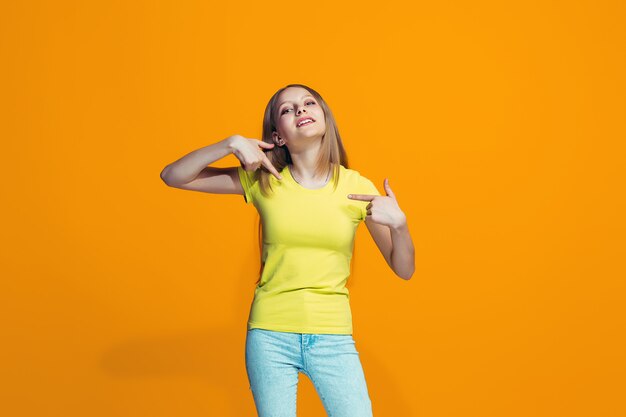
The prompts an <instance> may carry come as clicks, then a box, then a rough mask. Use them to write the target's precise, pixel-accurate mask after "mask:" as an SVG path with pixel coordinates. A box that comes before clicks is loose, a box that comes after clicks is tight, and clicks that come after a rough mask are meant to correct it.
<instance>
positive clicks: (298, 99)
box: [272, 87, 326, 146]
mask: <svg viewBox="0 0 626 417" xmlns="http://www.w3.org/2000/svg"><path fill="white" fill-rule="evenodd" d="M277 103H278V108H277V110H276V129H277V131H278V132H274V133H273V134H272V136H273V138H274V140H275V142H276V143H277V144H278V145H279V146H284V145H289V146H292V145H293V146H298V143H299V142H302V141H303V140H304V139H311V138H319V139H321V138H322V137H323V136H324V133H325V132H326V118H325V116H324V110H323V109H322V107H321V106H320V104H319V103H318V101H317V99H315V97H313V95H311V93H309V91H308V90H306V89H305V88H302V87H289V88H286V89H285V90H283V91H282V92H281V93H280V95H279V96H278V97H277ZM304 118H312V119H313V121H312V122H308V123H305V124H298V122H299V121H301V120H303V119H304ZM279 136H280V139H278V137H279Z"/></svg>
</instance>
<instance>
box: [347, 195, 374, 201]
mask: <svg viewBox="0 0 626 417" xmlns="http://www.w3.org/2000/svg"><path fill="white" fill-rule="evenodd" d="M374 197H379V196H377V195H372V194H348V198H349V199H351V200H361V201H372V200H373V199H374Z"/></svg>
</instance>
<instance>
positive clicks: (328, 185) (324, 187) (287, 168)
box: [285, 164, 333, 193]
mask: <svg viewBox="0 0 626 417" xmlns="http://www.w3.org/2000/svg"><path fill="white" fill-rule="evenodd" d="M285 171H286V173H287V178H288V179H289V180H290V181H291V183H292V184H294V185H295V186H296V187H297V188H299V189H301V190H303V191H306V192H312V193H316V192H322V191H325V190H326V189H328V188H330V187H331V185H332V184H331V183H332V182H333V175H331V176H330V178H329V179H328V181H327V182H326V184H324V185H323V186H322V187H320V188H307V187H305V186H304V185H302V184H300V183H299V182H298V181H296V180H295V178H294V177H293V175H291V170H290V169H289V164H287V165H285Z"/></svg>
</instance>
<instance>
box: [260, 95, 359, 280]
mask: <svg viewBox="0 0 626 417" xmlns="http://www.w3.org/2000/svg"><path fill="white" fill-rule="evenodd" d="M289 87H301V88H304V89H305V90H308V92H309V93H310V94H311V95H312V96H313V97H314V98H315V100H316V101H317V103H318V104H319V105H320V106H321V108H322V110H323V111H324V118H325V120H326V132H324V136H322V144H321V147H320V151H319V154H318V157H317V161H316V163H315V175H324V174H325V173H327V172H328V171H330V170H332V172H333V188H334V189H337V184H338V183H339V172H340V168H339V165H343V166H344V167H345V168H349V166H348V155H347V154H346V150H345V148H344V147H343V142H342V141H341V136H340V135H339V129H338V128H337V123H336V122H335V117H334V116H333V113H332V111H331V110H330V107H329V106H328V104H327V103H326V101H325V100H324V99H323V98H322V96H321V95H320V94H319V93H318V92H317V91H315V90H314V89H312V88H311V87H308V86H306V85H304V84H288V85H286V86H284V87H283V88H281V89H279V90H278V91H276V92H275V93H274V95H273V96H272V97H271V98H270V100H269V102H268V103H267V106H266V107H265V114H264V115H263V133H262V141H263V142H266V143H269V144H273V143H274V141H273V140H272V133H273V132H275V131H276V125H277V123H276V120H277V119H278V116H279V115H278V96H279V95H280V93H282V92H283V91H284V90H285V89H287V88H289ZM263 151H264V152H265V156H267V159H269V161H270V162H271V163H272V165H273V166H274V167H275V168H276V170H277V171H278V172H281V171H282V169H283V168H284V167H285V166H287V165H290V164H291V163H292V160H291V155H290V154H289V149H287V146H286V145H285V146H274V147H273V148H271V149H264V150H263ZM254 175H255V176H256V178H257V179H258V181H259V189H260V191H261V193H262V194H263V195H264V196H268V195H269V194H270V192H272V185H271V183H270V180H269V177H270V175H273V174H272V173H271V172H270V171H269V170H268V169H267V168H266V167H265V166H264V165H261V166H260V167H259V168H258V169H257V170H256V171H255V173H254ZM261 230H262V226H261V221H260V219H259V227H258V241H259V250H260V253H261V270H260V272H259V279H258V280H257V282H256V283H257V284H258V283H259V282H260V281H261V275H262V274H263V267H264V266H265V264H264V263H263V259H262V258H263V240H262V239H261V236H262V232H261Z"/></svg>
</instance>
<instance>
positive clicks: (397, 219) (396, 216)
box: [348, 178, 406, 228]
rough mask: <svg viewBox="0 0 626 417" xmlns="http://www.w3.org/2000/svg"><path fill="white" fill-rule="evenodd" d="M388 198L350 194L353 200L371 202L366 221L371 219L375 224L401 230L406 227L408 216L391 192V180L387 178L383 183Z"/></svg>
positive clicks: (349, 196) (367, 207)
mask: <svg viewBox="0 0 626 417" xmlns="http://www.w3.org/2000/svg"><path fill="white" fill-rule="evenodd" d="M383 187H384V188H385V192H386V193H387V195H386V196H384V195H372V194H348V198H349V199H351V200H360V201H369V202H370V203H369V204H368V205H367V206H366V207H365V208H366V209H367V217H366V219H370V220H371V221H373V222H374V223H378V224H384V225H385V226H389V227H391V228H399V227H402V226H404V225H406V216H405V214H404V212H403V211H402V210H400V206H399V205H398V201H397V200H396V195H395V194H394V193H393V191H391V187H390V186H389V179H387V178H385V181H384V182H383Z"/></svg>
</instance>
